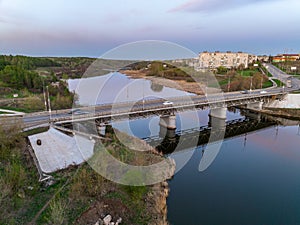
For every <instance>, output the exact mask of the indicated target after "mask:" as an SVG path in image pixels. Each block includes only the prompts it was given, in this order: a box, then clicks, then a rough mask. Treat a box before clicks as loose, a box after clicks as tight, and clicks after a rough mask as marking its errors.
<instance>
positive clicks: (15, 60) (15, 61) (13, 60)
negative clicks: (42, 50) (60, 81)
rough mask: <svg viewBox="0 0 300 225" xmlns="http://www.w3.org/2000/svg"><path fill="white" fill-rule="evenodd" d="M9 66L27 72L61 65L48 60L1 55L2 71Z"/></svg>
mask: <svg viewBox="0 0 300 225" xmlns="http://www.w3.org/2000/svg"><path fill="white" fill-rule="evenodd" d="M7 65H13V66H18V67H21V68H23V69H26V70H33V69H36V68H38V67H53V66H60V64H59V63H57V62H54V61H53V60H51V59H48V58H40V57H28V56H21V55H17V56H12V55H8V56H7V55H0V70H2V69H4V68H5V66H7Z"/></svg>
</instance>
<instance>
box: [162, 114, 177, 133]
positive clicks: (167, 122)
mask: <svg viewBox="0 0 300 225" xmlns="http://www.w3.org/2000/svg"><path fill="white" fill-rule="evenodd" d="M159 125H160V126H162V127H165V128H168V129H170V130H175V129H176V116H175V115H170V116H161V117H160V120H159Z"/></svg>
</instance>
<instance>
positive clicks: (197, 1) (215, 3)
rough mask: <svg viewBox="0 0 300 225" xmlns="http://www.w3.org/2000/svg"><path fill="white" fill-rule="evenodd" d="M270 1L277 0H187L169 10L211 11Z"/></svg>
mask: <svg viewBox="0 0 300 225" xmlns="http://www.w3.org/2000/svg"><path fill="white" fill-rule="evenodd" d="M271 1H272V2H274V1H279V0H227V1H224V0H189V1H187V2H185V3H184V4H182V5H179V6H177V7H175V8H173V9H171V10H170V12H180V11H186V12H212V11H219V10H228V9H232V8H237V7H242V6H246V5H250V4H259V3H262V2H271Z"/></svg>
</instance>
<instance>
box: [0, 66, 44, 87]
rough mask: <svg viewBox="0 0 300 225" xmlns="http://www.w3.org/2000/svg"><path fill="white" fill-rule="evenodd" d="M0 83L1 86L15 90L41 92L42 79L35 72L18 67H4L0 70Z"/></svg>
mask: <svg viewBox="0 0 300 225" xmlns="http://www.w3.org/2000/svg"><path fill="white" fill-rule="evenodd" d="M0 81H1V82H2V85H3V86H6V87H10V88H13V89H17V90H20V89H24V88H26V89H28V90H30V91H32V92H41V91H42V90H43V83H42V78H41V77H40V76H39V75H38V74H37V73H36V72H33V71H29V70H26V69H23V68H22V67H20V66H5V67H4V69H3V70H0Z"/></svg>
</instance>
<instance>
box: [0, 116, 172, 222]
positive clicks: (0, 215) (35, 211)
mask: <svg viewBox="0 0 300 225" xmlns="http://www.w3.org/2000/svg"><path fill="white" fill-rule="evenodd" d="M0 122H1V121H0ZM2 122H3V121H2ZM40 131H41V130H38V131H37V132H40ZM32 133H34V132H30V134H32ZM28 134H29V133H23V134H22V133H21V132H19V127H18V126H14V127H11V128H9V129H5V130H4V128H3V127H2V126H0V158H1V160H0V162H1V163H0V188H1V190H2V191H1V193H0V224H27V223H30V222H32V223H33V224H95V223H96V222H97V220H98V219H99V218H102V217H103V216H105V215H106V214H110V215H112V217H113V221H116V220H117V219H118V218H119V217H121V218H122V219H123V222H122V224H166V193H167V191H166V190H167V184H166V183H164V182H163V183H160V184H156V185H152V186H141V187H132V186H125V185H120V184H116V183H114V182H111V181H109V180H107V179H105V178H103V177H102V176H100V175H99V174H98V173H96V172H95V171H94V170H93V169H92V168H91V167H90V166H89V165H88V164H87V163H84V164H82V165H80V166H74V167H70V168H68V169H66V170H64V171H59V172H56V173H54V174H52V176H53V177H54V183H53V184H52V185H50V186H47V185H46V184H45V183H39V182H38V179H39V175H38V172H37V169H36V167H35V165H34V163H33V160H32V158H31V155H30V154H29V152H28V149H27V148H28V146H27V144H28V143H27V142H26V136H27V135H28ZM108 135H109V137H110V138H112V140H113V141H112V142H106V143H105V146H106V148H107V149H109V151H110V153H111V154H112V155H114V156H115V157H116V158H118V159H122V160H124V161H126V162H128V163H129V162H130V163H131V164H133V165H141V164H145V165H147V164H148V163H149V162H158V161H161V160H162V158H161V156H159V155H156V154H153V153H152V152H144V153H143V154H139V153H136V151H131V150H129V149H128V148H127V147H125V146H124V145H123V144H122V143H120V142H119V141H118V139H117V138H116V136H115V134H114V133H113V132H112V130H111V132H110V133H108Z"/></svg>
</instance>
